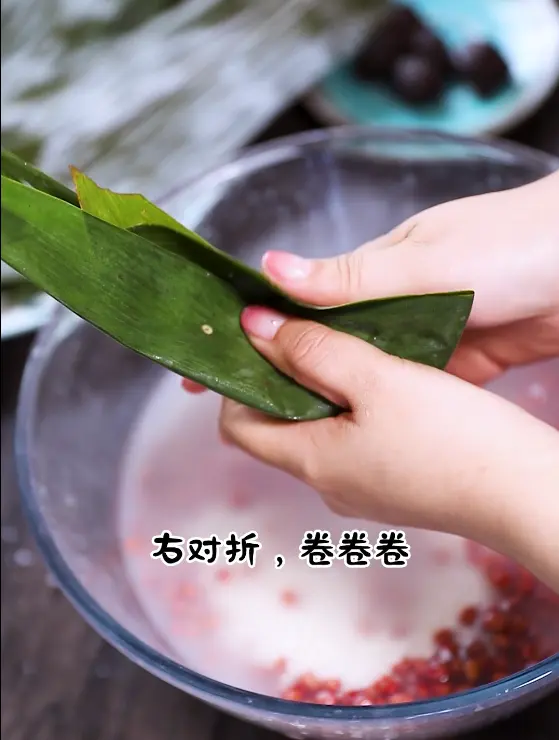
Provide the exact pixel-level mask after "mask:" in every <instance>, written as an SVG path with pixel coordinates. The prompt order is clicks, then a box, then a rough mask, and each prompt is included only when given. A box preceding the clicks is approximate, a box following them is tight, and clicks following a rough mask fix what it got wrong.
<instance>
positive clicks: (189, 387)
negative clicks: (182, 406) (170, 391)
mask: <svg viewBox="0 0 559 740" xmlns="http://www.w3.org/2000/svg"><path fill="white" fill-rule="evenodd" d="M181 385H182V388H183V390H185V391H186V392H187V393H203V392H204V391H205V390H206V388H205V387H204V386H203V385H200V384H199V383H195V382H194V381H193V380H189V379H188V378H183V379H182V381H181Z"/></svg>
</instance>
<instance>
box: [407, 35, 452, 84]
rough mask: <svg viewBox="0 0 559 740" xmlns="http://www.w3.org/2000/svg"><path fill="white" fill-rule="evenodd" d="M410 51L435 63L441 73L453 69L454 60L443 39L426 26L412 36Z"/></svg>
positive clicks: (446, 72)
mask: <svg viewBox="0 0 559 740" xmlns="http://www.w3.org/2000/svg"><path fill="white" fill-rule="evenodd" d="M409 51H410V53H411V54H415V55H417V56H420V57H422V58H424V59H429V61H430V62H431V63H432V64H433V65H435V66H436V67H437V68H438V69H439V70H440V72H441V74H444V75H446V74H448V73H449V72H451V71H452V61H451V58H450V54H449V52H448V49H447V48H446V46H445V45H444V43H443V42H442V41H441V39H440V38H439V37H438V36H437V35H436V34H435V33H434V32H433V31H432V30H431V29H430V28H427V27H426V26H423V27H422V28H418V29H417V30H416V31H415V32H414V33H413V34H412V37H411V41H410V46H409Z"/></svg>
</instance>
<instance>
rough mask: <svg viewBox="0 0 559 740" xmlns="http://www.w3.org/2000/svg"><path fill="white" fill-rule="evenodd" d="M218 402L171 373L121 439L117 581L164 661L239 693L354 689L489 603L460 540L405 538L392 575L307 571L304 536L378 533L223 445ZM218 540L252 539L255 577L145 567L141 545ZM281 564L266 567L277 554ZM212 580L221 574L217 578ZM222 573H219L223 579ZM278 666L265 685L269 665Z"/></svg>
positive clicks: (225, 569) (386, 571)
mask: <svg viewBox="0 0 559 740" xmlns="http://www.w3.org/2000/svg"><path fill="white" fill-rule="evenodd" d="M219 404H220V401H219V398H218V397H217V396H215V395H214V394H210V393H206V394H203V395H200V396H192V395H188V394H187V393H185V392H184V391H182V390H181V388H180V384H179V380H178V379H177V378H176V377H174V376H168V377H166V378H165V379H164V381H163V382H162V384H161V386H160V387H159V388H158V389H157V391H156V392H155V394H154V396H153V397H152V398H151V399H150V401H149V402H148V405H147V407H146V409H145V412H144V413H143V414H142V416H141V418H140V420H139V424H138V426H137V427H136V429H135V430H134V433H133V435H132V437H131V440H130V447H129V454H128V457H127V459H126V462H125V465H124V469H123V477H122V488H121V532H122V541H123V548H124V552H125V558H126V562H127V568H128V570H129V574H130V579H131V581H132V584H133V586H134V588H135V590H136V592H137V595H138V598H139V600H140V602H141V604H142V605H143V608H144V609H145V612H146V614H147V615H148V618H149V619H150V620H151V622H152V624H153V625H154V627H155V629H156V630H157V631H158V632H159V633H160V634H161V635H162V636H163V637H164V638H165V640H166V641H167V643H168V644H169V646H170V649H171V651H172V652H173V653H174V655H175V656H176V657H177V658H178V659H179V660H180V661H182V662H183V663H184V664H185V665H186V666H188V667H189V668H191V669H194V670H196V671H198V672H200V673H203V674H205V675H208V676H211V677H212V678H216V679H218V680H221V681H225V682H227V683H231V684H234V685H237V686H241V687H243V688H247V689H251V690H257V691H269V692H271V693H275V692H278V691H279V690H281V688H282V687H284V686H285V685H287V684H288V683H290V682H291V681H292V680H293V679H294V678H296V677H297V676H298V675H300V674H302V673H305V672H308V671H311V672H312V673H314V674H316V675H317V676H319V677H321V678H340V679H341V680H342V681H343V683H344V685H345V686H346V687H347V688H348V689H350V688H358V687H363V686H365V685H368V684H370V683H371V682H372V681H373V680H375V679H376V678H378V677H380V676H381V675H383V674H385V673H386V672H387V671H389V670H390V669H391V667H392V666H393V665H394V663H396V662H397V661H398V660H400V659H401V658H403V657H409V656H417V657H421V656H428V655H430V654H432V652H433V643H432V635H433V632H434V631H435V630H436V629H439V628H442V627H446V626H453V625H454V623H455V622H456V618H457V615H458V613H459V611H460V609H461V608H462V607H464V606H465V605H469V604H484V603H487V601H488V600H489V591H488V588H487V586H486V583H485V581H484V579H483V577H482V575H481V573H479V572H478V571H477V570H476V569H475V568H472V566H471V565H470V564H469V563H468V562H467V561H466V557H465V543H464V541H463V540H461V539H459V538H457V537H453V536H449V535H443V534H439V533H431V532H423V531H419V530H412V529H408V530H406V536H407V542H408V544H410V546H411V557H410V559H409V561H408V565H407V566H406V567H405V568H400V569H394V568H385V567H383V566H382V565H381V563H380V562H379V561H373V562H372V564H371V565H370V566H369V567H368V568H359V569H357V568H348V567H347V566H346V565H345V564H344V563H343V562H342V561H339V560H338V561H335V562H334V564H333V566H332V567H331V568H311V567H309V566H308V564H307V561H304V560H301V559H299V557H298V555H299V545H300V544H301V541H302V539H303V536H304V533H305V531H306V530H317V529H321V530H327V531H329V532H330V533H331V534H332V539H333V541H334V543H335V544H336V543H337V542H338V540H339V538H340V535H341V533H342V531H343V530H352V529H359V530H363V529H366V530H367V531H368V532H369V539H370V542H371V543H372V544H374V543H375V542H376V540H377V537H378V534H379V532H380V530H381V529H382V527H381V526H379V525H374V524H371V523H370V522H368V523H364V522H361V521H352V520H348V519H341V518H340V517H338V516H336V515H335V514H332V513H331V512H330V511H329V510H328V509H327V508H326V507H325V506H324V504H323V503H322V501H321V500H320V498H319V496H318V495H317V494H316V493H315V492H314V491H313V490H312V489H310V488H308V487H306V486H305V485H303V484H301V483H299V482H298V481H296V480H294V479H292V478H290V477H289V476H287V475H285V474H283V473H280V472H278V471H275V470H272V469H269V468H267V467H266V466H264V465H262V464H260V463H258V462H256V461H254V460H252V459H250V458H249V457H247V456H245V455H244V454H243V453H241V452H239V451H238V450H236V449H233V448H230V447H227V446H224V445H223V444H222V443H221V442H220V441H219V438H218V433H217V417H218V412H219ZM165 529H166V530H170V531H171V532H172V533H173V535H177V536H182V537H184V538H185V539H188V538H189V537H203V538H208V537H211V536H212V535H214V534H215V535H217V536H218V537H219V538H220V539H221V540H225V539H226V538H227V537H228V536H229V534H230V533H231V532H235V533H236V534H238V535H239V536H242V535H243V534H245V533H246V532H248V531H251V530H255V531H256V532H258V536H259V541H260V542H261V544H262V548H261V549H260V550H259V551H258V552H257V561H256V566H255V567H254V568H250V567H249V566H248V565H246V564H239V563H236V564H233V565H227V564H226V562H225V560H224V559H223V556H221V557H220V558H219V559H218V561H217V563H215V564H214V565H207V564H204V563H187V562H183V563H181V564H179V565H177V566H173V567H169V566H166V565H165V564H164V563H162V562H161V561H158V560H157V561H156V560H153V559H151V558H150V555H149V553H150V552H151V551H152V550H153V549H155V548H154V546H153V545H152V543H151V538H152V537H153V536H154V535H157V534H159V533H160V532H161V531H162V530H165ZM278 554H281V555H283V557H284V558H285V565H284V566H283V567H282V568H281V569H277V568H276V567H275V563H276V555H278ZM224 574H225V575H224ZM227 574H229V575H227ZM278 661H280V662H282V663H283V662H285V670H284V672H283V673H282V674H281V675H280V676H279V677H278V675H277V673H273V672H272V671H271V670H270V669H271V668H273V667H274V666H275V665H277V664H278Z"/></svg>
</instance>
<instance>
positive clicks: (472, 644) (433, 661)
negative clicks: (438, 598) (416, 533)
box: [282, 545, 559, 706]
mask: <svg viewBox="0 0 559 740" xmlns="http://www.w3.org/2000/svg"><path fill="white" fill-rule="evenodd" d="M469 554H470V558H471V560H472V562H473V563H474V564H475V566H476V567H478V568H480V569H481V570H482V571H483V573H484V574H485V575H486V577H487V579H488V581H489V583H490V584H491V587H492V590H493V593H494V598H493V599H492V603H491V605H490V606H487V607H484V608H483V609H480V608H478V607H476V606H474V605H472V606H468V607H466V608H465V609H463V610H462V612H461V613H460V615H459V616H458V619H457V622H456V624H455V625H453V626H449V627H448V629H441V630H439V631H438V632H437V633H435V634H434V635H433V653H432V654H431V655H430V656H429V657H428V658H414V657H409V658H405V659H404V660H402V661H400V662H399V663H398V664H396V665H395V666H394V667H393V668H392V670H391V671H390V673H388V674H386V675H385V676H383V677H381V678H380V679H378V680H376V681H375V682H374V683H372V684H371V685H370V686H365V687H363V688H361V689H358V690H353V691H344V689H343V687H342V685H341V682H340V681H339V680H337V679H335V678H332V679H327V680H321V679H318V678H316V677H315V676H313V675H312V674H306V675H303V676H301V677H300V678H298V679H297V680H296V681H295V682H294V683H292V684H291V685H290V686H289V687H288V688H287V689H286V690H285V691H284V692H283V693H282V698H283V699H289V700H291V701H298V702H307V703H311V704H329V705H339V706H368V705H374V704H400V703H404V702H410V701H418V700H422V699H430V698H435V697H440V696H448V695H449V694H455V693H458V692H460V691H467V690H468V689H472V688H475V687H477V686H482V685H483V684H486V683H491V682H492V681H498V680H500V679H502V678H505V677H506V676H508V675H510V674H512V673H516V672H518V671H521V670H523V669H524V668H528V667H529V666H531V665H534V663H537V662H539V661H540V660H543V659H544V658H547V657H549V656H550V655H553V654H554V653H555V652H556V651H557V650H559V596H558V595H556V594H554V593H553V592H552V591H551V590H549V589H548V588H546V587H545V586H543V585H542V584H541V583H539V582H538V581H537V580H536V579H535V577H534V576H533V575H532V574H531V573H529V572H528V571H527V570H525V569H524V568H522V567H520V566H519V565H516V564H515V563H512V562H511V561H509V560H507V559H505V558H503V557H502V556H500V555H497V554H496V553H492V552H489V551H487V550H485V549H482V548H479V547H478V546H476V545H472V546H471V548H470V553H469Z"/></svg>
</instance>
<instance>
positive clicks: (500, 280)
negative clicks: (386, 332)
mask: <svg viewBox="0 0 559 740" xmlns="http://www.w3.org/2000/svg"><path fill="white" fill-rule="evenodd" d="M263 268H264V271H265V273H266V274H267V275H268V277H269V278H270V279H272V280H273V281H274V282H275V283H276V284H278V285H280V286H281V287H282V288H283V289H284V290H285V291H287V292H288V293H289V294H290V295H292V296H293V297H295V298H298V299H299V300H302V301H306V302H308V303H312V304H314V305H321V306H329V305H336V304H340V303H351V302H354V301H361V300H367V299H370V298H381V297H385V296H395V295H406V294H418V293H436V292H446V291H453V290H474V291H475V300H474V305H473V309H472V314H471V316H470V320H469V322H468V328H467V331H466V332H465V334H464V336H463V339H462V341H461V343H460V346H459V347H458V349H457V351H456V352H455V354H454V356H453V357H452V359H451V362H450V364H449V366H448V368H447V369H448V370H449V371H450V372H452V373H454V374H456V375H458V376H460V377H461V378H463V379H465V380H469V381H471V382H474V383H476V384H482V383H485V382H487V381H489V380H491V379H492V378H494V377H496V376H497V375H499V374H500V373H501V372H503V371H504V370H505V369H507V368H508V367H511V366H513V365H518V364H524V363H528V362H532V361H536V360H540V359H545V358H548V357H555V356H559V172H557V173H555V174H553V175H550V176H549V177H547V178H544V179H542V180H540V181H538V182H536V183H533V184H530V185H527V186H524V187H521V188H516V189H514V190H508V191H503V192H499V193H491V194H487V195H481V196H475V197H471V198H464V199H461V200H455V201H451V202H448V203H444V204H442V205H439V206H436V207H434V208H430V209H428V210H426V211H423V212H422V213H419V214H417V215H416V216H413V217H412V218H410V219H409V220H408V221H406V222H404V223H403V224H401V225H400V226H399V227H397V228H396V229H394V230H393V231H392V232H390V233H389V234H387V235H385V236H382V237H380V238H379V239H376V240H375V241H373V242H370V243H368V244H365V245H363V246H362V247H360V248H359V249H357V250H356V251H354V252H350V253H347V254H343V255H341V256H339V257H336V258H332V259H321V260H304V259H302V258H300V257H297V256H295V255H292V254H287V253H284V252H270V253H268V254H267V255H266V256H265V259H264V262H263ZM186 387H187V388H188V387H189V385H188V384H187V386H186Z"/></svg>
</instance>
